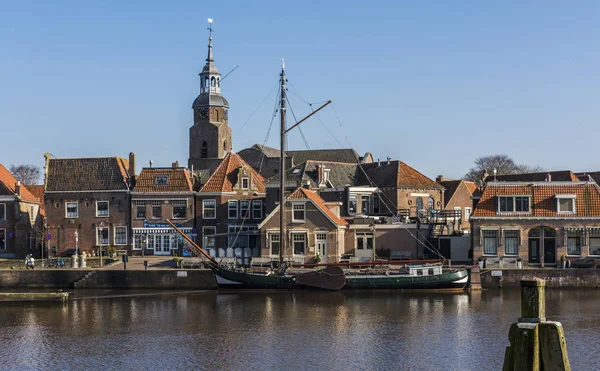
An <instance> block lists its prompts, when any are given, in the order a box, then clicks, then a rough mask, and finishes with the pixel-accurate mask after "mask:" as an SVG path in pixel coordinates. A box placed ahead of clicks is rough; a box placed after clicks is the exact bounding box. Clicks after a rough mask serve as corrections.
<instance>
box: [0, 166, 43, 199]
mask: <svg viewBox="0 0 600 371" xmlns="http://www.w3.org/2000/svg"><path fill="white" fill-rule="evenodd" d="M17 182H18V180H17V178H15V177H14V175H12V173H11V172H10V171H8V169H7V168H5V167H4V165H2V164H0V195H5V196H14V195H16V194H17V190H16V186H17ZM42 198H43V195H42ZM21 199H23V200H25V201H30V202H39V200H38V198H37V197H35V196H34V195H33V194H32V193H31V192H30V191H29V189H27V187H26V186H25V185H23V184H21Z"/></svg>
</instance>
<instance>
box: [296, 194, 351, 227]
mask: <svg viewBox="0 0 600 371" xmlns="http://www.w3.org/2000/svg"><path fill="white" fill-rule="evenodd" d="M299 199H309V200H311V201H312V202H313V203H314V204H315V206H317V208H319V209H320V210H321V211H322V212H323V213H324V214H326V215H327V216H328V217H329V218H330V219H331V220H333V221H334V222H335V223H336V224H337V225H348V222H347V221H345V220H344V219H342V218H340V217H338V216H337V215H335V214H334V213H333V211H331V209H329V208H328V207H327V205H325V201H324V200H323V199H322V198H321V197H320V196H319V195H318V194H317V193H316V192H315V191H311V190H308V189H305V188H298V189H297V190H296V191H294V193H292V194H291V195H289V197H288V200H299Z"/></svg>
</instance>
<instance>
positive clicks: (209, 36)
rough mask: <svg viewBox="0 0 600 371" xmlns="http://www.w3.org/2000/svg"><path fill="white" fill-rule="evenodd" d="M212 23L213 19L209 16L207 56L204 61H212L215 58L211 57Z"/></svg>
mask: <svg viewBox="0 0 600 371" xmlns="http://www.w3.org/2000/svg"><path fill="white" fill-rule="evenodd" d="M212 23H213V19H212V18H209V19H208V27H207V28H208V57H206V61H207V62H208V63H212V62H214V61H215V60H214V59H213V55H212V32H213V30H212Z"/></svg>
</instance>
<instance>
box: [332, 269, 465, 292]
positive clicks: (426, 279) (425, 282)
mask: <svg viewBox="0 0 600 371" xmlns="http://www.w3.org/2000/svg"><path fill="white" fill-rule="evenodd" d="M468 278H469V274H468V272H467V270H466V269H460V270H454V271H448V272H444V273H442V274H436V275H431V276H409V275H393V274H391V275H389V276H388V275H350V274H348V275H346V286H344V289H368V290H372V289H388V290H462V289H463V288H464V287H465V285H466V284H467V280H468Z"/></svg>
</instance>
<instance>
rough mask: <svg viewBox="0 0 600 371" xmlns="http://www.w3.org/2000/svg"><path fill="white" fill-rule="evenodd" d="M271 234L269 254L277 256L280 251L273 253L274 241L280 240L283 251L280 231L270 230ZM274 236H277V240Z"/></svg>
mask: <svg viewBox="0 0 600 371" xmlns="http://www.w3.org/2000/svg"><path fill="white" fill-rule="evenodd" d="M268 236H269V255H271V256H277V255H279V253H275V254H273V242H279V250H280V251H281V238H280V235H279V232H270V233H269V234H268ZM273 237H277V241H273Z"/></svg>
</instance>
